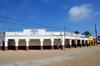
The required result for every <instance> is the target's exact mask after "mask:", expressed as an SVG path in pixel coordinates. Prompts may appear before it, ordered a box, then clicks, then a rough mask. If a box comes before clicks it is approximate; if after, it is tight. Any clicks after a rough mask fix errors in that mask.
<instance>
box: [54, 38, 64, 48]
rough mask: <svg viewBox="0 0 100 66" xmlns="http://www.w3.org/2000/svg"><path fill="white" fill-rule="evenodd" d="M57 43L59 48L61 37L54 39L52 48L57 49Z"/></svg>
mask: <svg viewBox="0 0 100 66" xmlns="http://www.w3.org/2000/svg"><path fill="white" fill-rule="evenodd" d="M57 44H59V48H62V44H61V39H54V49H57Z"/></svg>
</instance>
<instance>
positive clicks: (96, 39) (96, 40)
mask: <svg viewBox="0 0 100 66" xmlns="http://www.w3.org/2000/svg"><path fill="white" fill-rule="evenodd" d="M95 35H96V44H97V29H96V24H95Z"/></svg>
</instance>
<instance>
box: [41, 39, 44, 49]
mask: <svg viewBox="0 0 100 66" xmlns="http://www.w3.org/2000/svg"><path fill="white" fill-rule="evenodd" d="M40 41H41V50H43V41H44V39H40Z"/></svg>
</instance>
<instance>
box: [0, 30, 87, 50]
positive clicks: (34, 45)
mask: <svg viewBox="0 0 100 66" xmlns="http://www.w3.org/2000/svg"><path fill="white" fill-rule="evenodd" d="M82 37H85V35H81V34H74V33H67V32H65V35H64V32H54V31H52V32H47V31H46V30H45V29H24V30H23V32H4V33H0V50H5V51H7V50H8V49H14V50H16V51H18V49H25V50H27V51H28V50H29V49H41V50H43V49H52V50H53V49H57V44H59V48H61V49H62V50H63V49H64V48H65V47H68V48H70V49H71V48H72V47H76V48H77V46H79V47H82V46H85V45H87V44H88V43H89V42H88V38H82Z"/></svg>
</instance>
